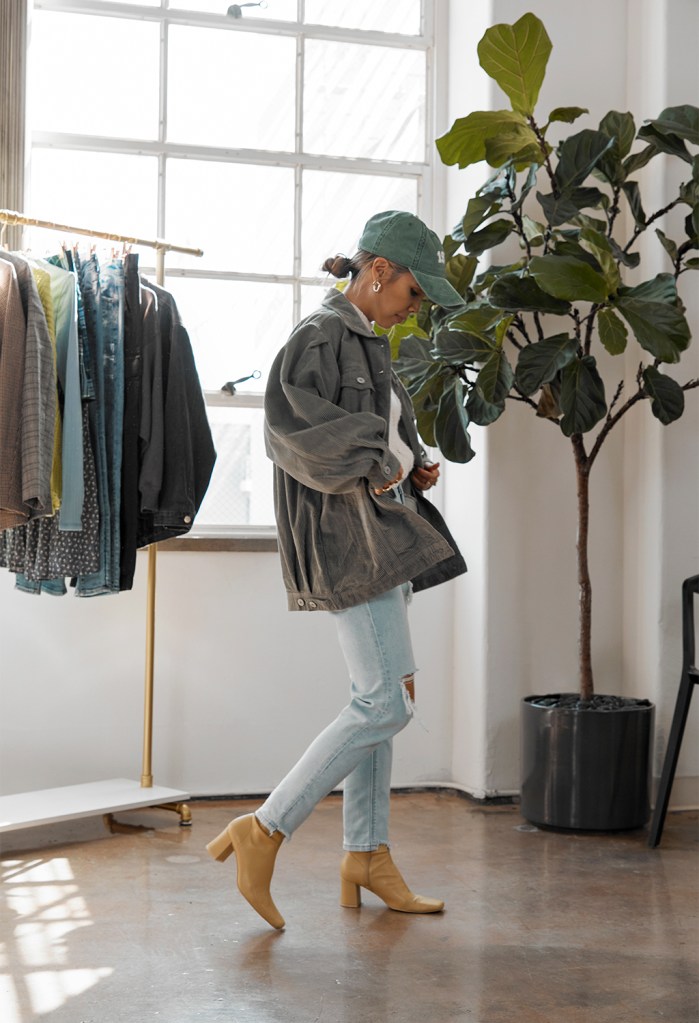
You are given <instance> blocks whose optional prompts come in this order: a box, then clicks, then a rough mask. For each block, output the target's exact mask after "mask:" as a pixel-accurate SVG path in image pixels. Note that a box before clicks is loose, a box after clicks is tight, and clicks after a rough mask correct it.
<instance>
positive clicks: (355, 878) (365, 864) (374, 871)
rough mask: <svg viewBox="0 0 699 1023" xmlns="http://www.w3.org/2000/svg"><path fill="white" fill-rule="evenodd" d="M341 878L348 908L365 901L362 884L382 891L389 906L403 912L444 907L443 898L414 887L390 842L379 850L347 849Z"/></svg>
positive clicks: (341, 868)
mask: <svg viewBox="0 0 699 1023" xmlns="http://www.w3.org/2000/svg"><path fill="white" fill-rule="evenodd" d="M340 881H341V884H342V895H341V898H340V905H341V906H346V907H347V908H348V909H356V908H357V907H358V906H359V905H361V892H360V888H366V890H367V891H369V892H373V893H374V895H378V897H379V898H380V899H383V901H384V902H385V903H386V905H387V906H388V908H389V909H395V910H397V911H398V912H399V913H439V912H440V910H442V909H444V903H443V902H442V901H441V899H428V898H425V896H423V895H414V894H413V893H412V892H411V891H410V889H409V888H408V886H407V884H406V883H405V881H404V880H403V878H402V877H401V874H400V871H399V870H398V867H396V865H395V863H394V862H393V860H392V859H391V854H390V852H389V851H388V846H386V845H380V846H379V848H378V849H377V850H376V852H347V853H345V856H344V859H343V860H342V864H341V865H340Z"/></svg>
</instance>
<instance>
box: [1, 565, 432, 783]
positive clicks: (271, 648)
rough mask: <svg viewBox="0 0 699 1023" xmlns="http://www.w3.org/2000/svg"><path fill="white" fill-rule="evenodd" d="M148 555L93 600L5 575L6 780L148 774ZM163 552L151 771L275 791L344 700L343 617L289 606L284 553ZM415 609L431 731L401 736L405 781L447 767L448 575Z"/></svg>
mask: <svg viewBox="0 0 699 1023" xmlns="http://www.w3.org/2000/svg"><path fill="white" fill-rule="evenodd" d="M146 561H147V559H146V556H145V555H140V556H139V559H138V566H137V576H136V586H135V588H134V590H133V591H132V592H131V593H126V594H120V595H118V596H114V597H94V598H90V599H88V600H86V599H80V598H75V597H73V596H72V595H71V596H66V597H62V598H51V597H48V596H41V597H33V596H28V595H26V594H22V593H19V592H15V591H14V590H13V580H12V577H10V576H9V575H7V573H2V575H1V576H0V609H1V611H0V616H1V618H2V622H3V654H2V665H3V667H2V676H3V677H2V686H0V694H1V696H0V699H1V703H0V736H1V742H0V792H2V793H9V792H21V791H26V790H29V789H34V788H47V787H50V786H54V785H69V784H75V783H79V782H83V781H90V780H100V779H104V778H111V777H127V778H136V779H140V776H141V743H142V726H141V720H142V703H143V677H144V644H145V599H146V594H145V585H146V583H145V580H146V574H147V572H146ZM157 565H158V569H157V590H156V592H157V601H156V657H155V690H156V698H155V715H154V718H155V727H154V758H153V768H154V771H153V773H154V776H155V781H156V783H157V784H162V785H168V786H175V787H181V788H184V789H186V790H187V791H189V792H191V793H192V794H224V793H239V794H242V793H257V792H262V791H265V790H267V789H269V788H271V787H272V786H273V785H274V784H275V783H276V782H277V781H278V780H279V779H280V777H281V776H282V775H283V774H284V773H285V772H286V771H287V770H288V768H289V767H290V766H291V763H292V761H293V758H294V757H295V756H296V755H297V754H299V753H300V752H301V751H302V750H303V748H304V747H305V745H307V743H308V742H309V740H310V739H311V738H313V736H314V735H315V734H316V733H317V732H318V731H319V730H320V728H321V727H322V726H324V725H325V724H326V723H327V722H328V721H329V720H330V719H331V718H332V717H333V716H334V715H335V714H336V713H337V712H338V711H339V709H340V708H341V706H342V705H343V703H344V702H346V700H345V698H346V692H347V681H346V671H345V668H344V664H343V662H342V658H341V656H340V654H339V651H338V649H337V644H336V640H335V635H334V626H333V622H332V620H331V618H330V617H329V616H328V615H323V614H315V615H314V614H300V613H299V614H290V613H289V612H288V611H287V610H286V598H285V595H284V592H283V589H282V584H281V576H280V572H279V565H278V559H277V556H276V555H275V554H238V553H236V554H232V553H231V554H211V553H208V554H190V553H185V552H173V553H169V554H168V553H167V552H166V551H162V550H161V551H160V552H159V554H158V561H157ZM413 608H414V612H413V623H414V639H415V653H416V659H417V663H418V665H419V669H420V670H419V674H418V676H417V692H418V700H419V713H420V717H421V719H422V721H423V723H424V726H425V728H426V729H428V731H427V732H425V731H424V730H423V729H422V728H420V727H419V726H414V727H412V728H410V729H407V730H406V732H404V733H402V734H401V735H400V736H399V737H398V739H397V741H396V752H395V781H396V784H399V785H413V784H424V783H427V782H437V781H444V780H445V779H448V775H449V770H448V768H449V762H450V742H451V737H450V731H449V720H450V702H451V700H450V690H449V678H450V672H449V670H448V661H449V658H450V632H451V615H450V607H449V587H448V586H445V587H441V588H440V589H439V590H435V591H433V592H432V593H426V594H418V595H417V596H416V597H415V600H414V604H413ZM418 616H419V617H418Z"/></svg>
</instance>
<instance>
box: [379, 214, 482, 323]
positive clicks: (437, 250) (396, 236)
mask: <svg viewBox="0 0 699 1023" xmlns="http://www.w3.org/2000/svg"><path fill="white" fill-rule="evenodd" d="M359 248H360V249H362V250H363V251H364V252H371V253H372V254H373V255H374V256H383V257H384V259H390V260H391V261H392V262H393V263H400V265H401V266H405V267H407V268H408V270H410V272H411V273H412V275H413V277H414V278H415V280H416V281H417V283H418V284H419V285H420V287H421V288H422V290H423V291H424V292H425V294H426V295H427V297H428V298H429V300H430V301H431V302H434V303H435V304H436V305H441V306H445V307H446V308H449V307H450V306H455V305H463V304H464V299H463V298H462V297H461V295H460V294H459V293H458V291H457V290H456V288H452V286H451V284H450V283H449V281H448V280H447V275H446V266H445V258H444V249H443V247H442V243H441V241H440V240H439V238H438V237H437V235H436V234H435V233H434V231H430V229H429V227H427V225H426V224H423V222H422V221H421V220H419V219H418V218H417V217H415V216H413V214H412V213H407V212H405V210H387V211H386V212H385V213H376V214H375V215H374V216H373V217H371V219H370V220H368V221H367V223H366V225H365V227H364V231H363V232H362V237H361V238H360V239H359Z"/></svg>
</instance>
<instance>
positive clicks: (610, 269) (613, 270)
mask: <svg viewBox="0 0 699 1023" xmlns="http://www.w3.org/2000/svg"><path fill="white" fill-rule="evenodd" d="M580 245H581V246H582V247H583V248H584V249H585V250H586V251H587V252H589V253H590V255H592V256H594V257H595V259H596V260H597V262H598V263H599V266H600V269H601V270H602V273H603V274H604V279H605V281H606V282H607V286H608V288H609V292H610V294H611V293H613V292H615V291H616V290H617V288H618V287H619V285H620V284H621V276H620V274H619V267H618V266H617V265H616V259H615V258H614V253H613V252H612V247H611V245H610V244H609V240H608V239H607V237H606V235H604V234H601V233H600V232H599V231H595V230H593V229H592V228H591V227H584V228H583V229H582V230H581V232H580Z"/></svg>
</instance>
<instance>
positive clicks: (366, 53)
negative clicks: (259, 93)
mask: <svg viewBox="0 0 699 1023" xmlns="http://www.w3.org/2000/svg"><path fill="white" fill-rule="evenodd" d="M367 83H371V88H368V87H367ZM362 85H364V88H362ZM304 149H305V150H306V151H307V152H309V153H326V154H328V155H330V156H343V155H344V156H362V157H371V158H373V159H383V160H406V161H407V160H411V161H424V159H425V55H424V53H420V52H418V51H413V50H393V49H387V48H386V47H382V46H359V45H356V44H354V43H332V42H324V41H322V40H317V39H309V40H308V42H307V44H306V71H305V90H304Z"/></svg>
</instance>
